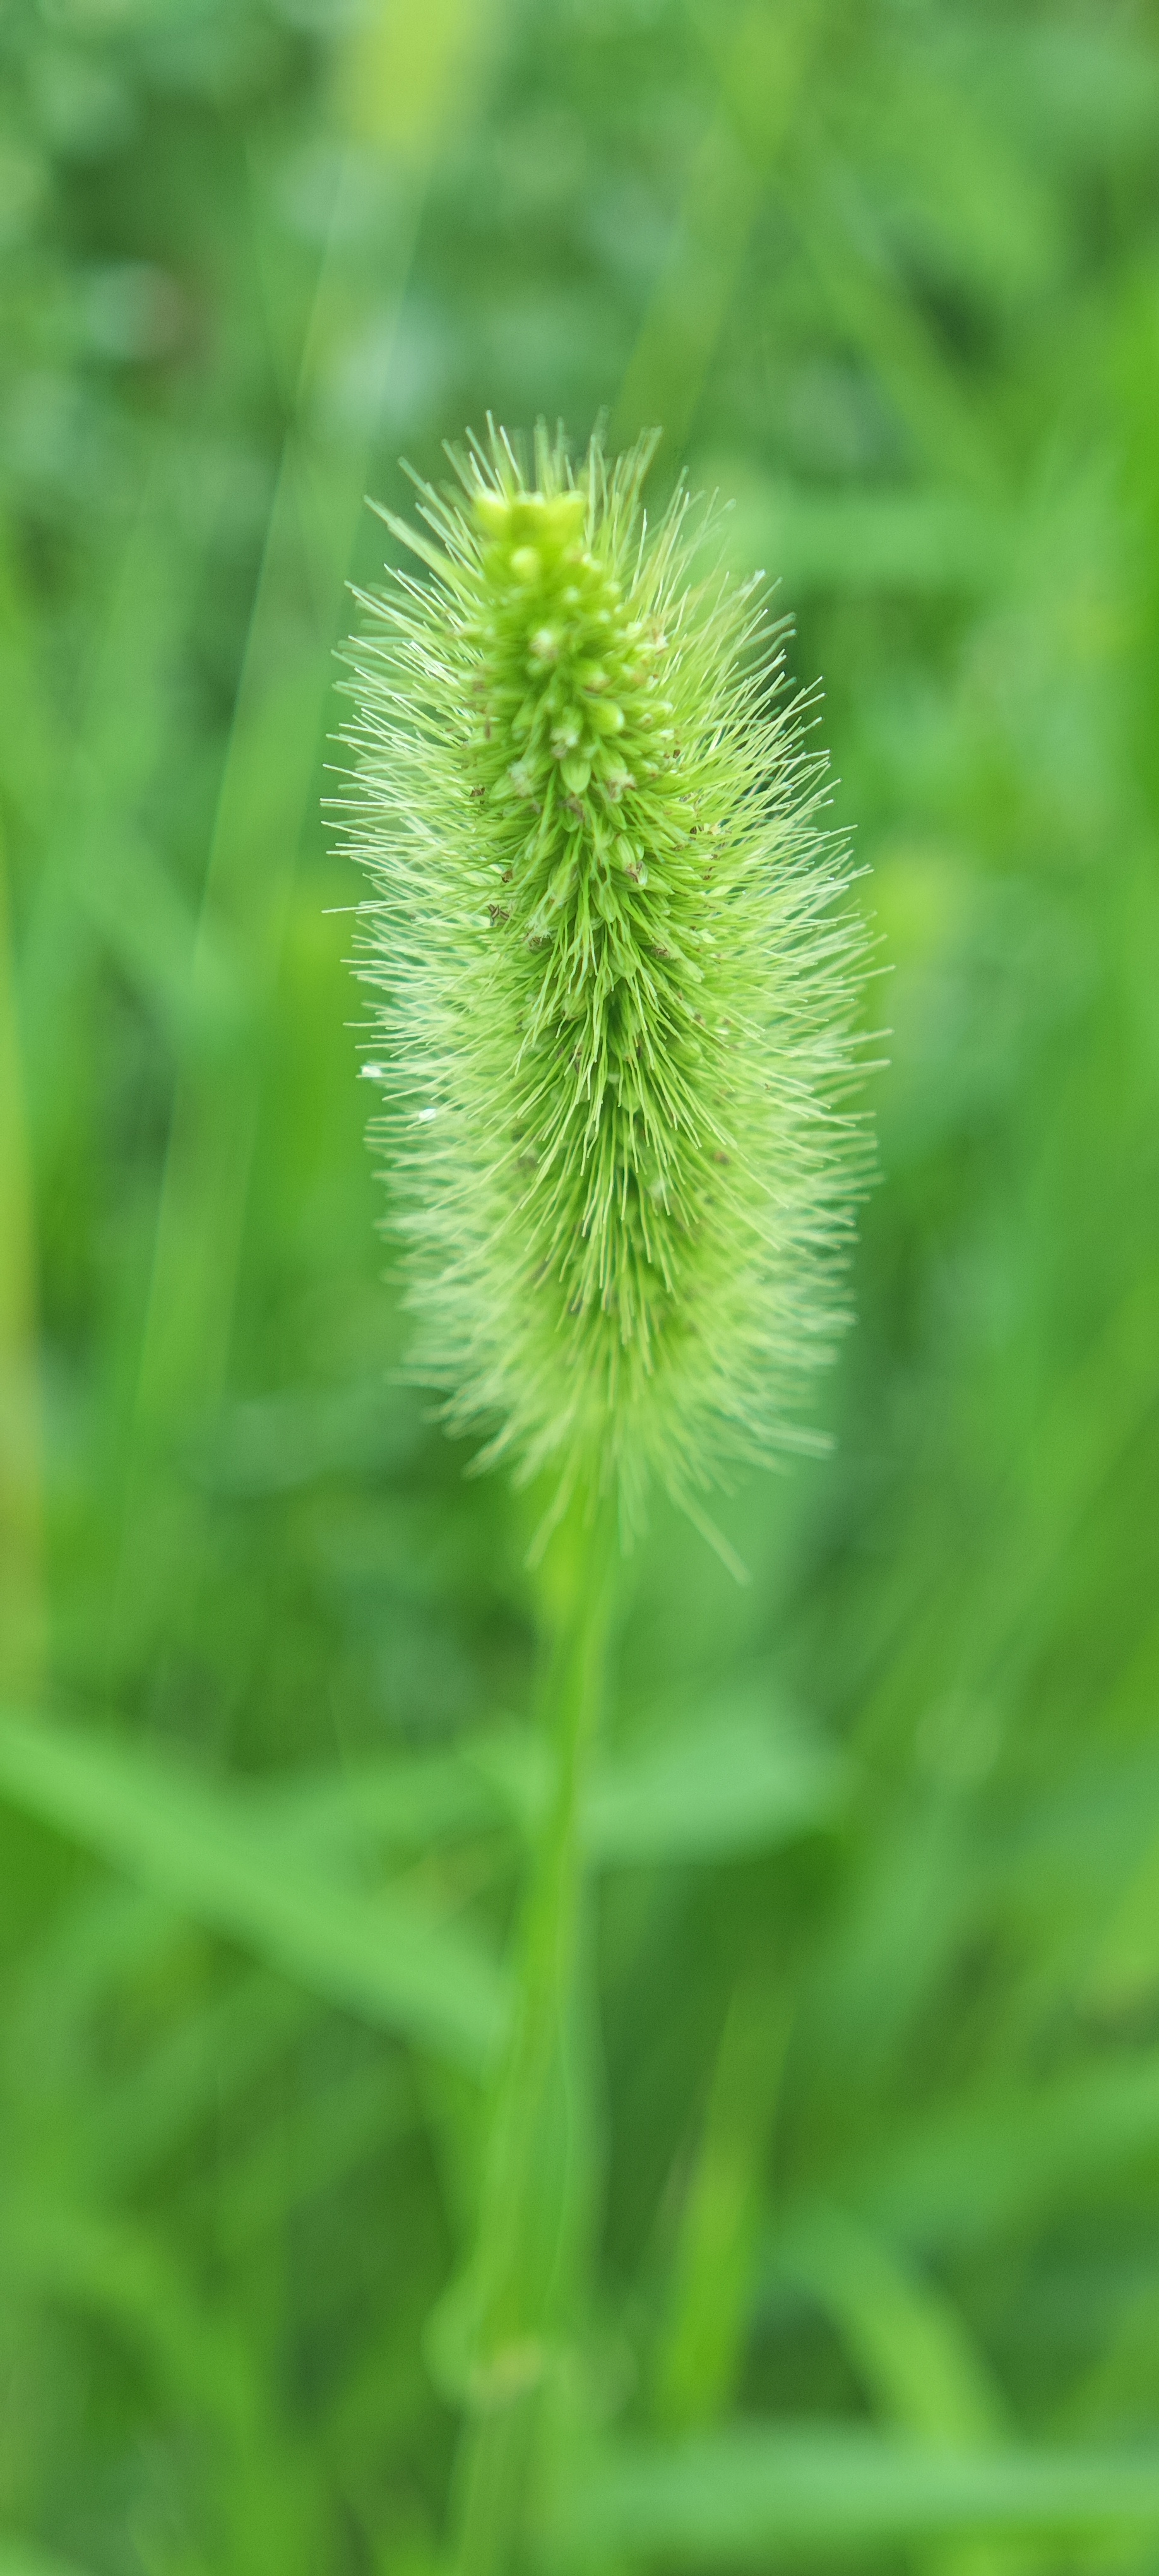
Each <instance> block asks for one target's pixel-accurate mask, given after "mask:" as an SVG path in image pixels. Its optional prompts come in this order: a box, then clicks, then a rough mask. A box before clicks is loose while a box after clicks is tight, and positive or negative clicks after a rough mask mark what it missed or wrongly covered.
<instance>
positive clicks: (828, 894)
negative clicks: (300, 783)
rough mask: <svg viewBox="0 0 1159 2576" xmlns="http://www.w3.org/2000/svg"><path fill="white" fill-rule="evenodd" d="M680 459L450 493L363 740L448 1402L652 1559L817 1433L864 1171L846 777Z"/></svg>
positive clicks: (380, 669) (370, 832) (391, 615)
mask: <svg viewBox="0 0 1159 2576" xmlns="http://www.w3.org/2000/svg"><path fill="white" fill-rule="evenodd" d="M650 452H651V450H650V444H648V443H645V444H643V445H641V446H640V447H638V448H637V449H635V450H634V451H633V452H632V453H631V454H630V455H628V456H625V457H622V458H621V459H620V460H619V461H618V463H616V464H615V465H614V466H609V465H608V464H607V463H606V461H605V459H604V456H603V454H602V451H601V449H600V448H599V446H598V444H595V445H593V447H592V448H591V449H590V450H589V453H588V455H587V457H586V459H585V461H584V463H583V465H582V467H581V468H580V469H579V470H578V472H576V473H574V474H573V471H572V469H571V467H570V466H569V463H568V460H567V455H566V450H565V449H564V447H563V444H562V441H559V442H556V443H555V444H550V443H549V442H548V440H547V438H546V437H545V436H544V435H543V434H542V433H540V434H539V436H538V437H537V440H536V447H535V473H534V483H533V485H531V484H529V481H528V479H527V478H526V477H525V475H524V473H523V472H522V471H521V469H520V465H519V462H518V461H517V457H516V454H515V452H514V450H513V449H512V447H511V446H510V444H509V443H508V441H507V439H506V437H505V436H503V435H502V434H498V433H493V434H492V437H491V441H490V444H489V446H487V447H486V448H482V447H478V446H476V445H474V444H472V447H471V449H470V451H469V453H468V454H467V455H466V456H465V457H463V458H461V459H459V460H458V461H457V470H458V472H459V475H460V481H461V484H462V487H463V488H462V490H461V492H455V491H451V492H449V493H444V494H439V493H436V492H435V491H433V490H431V489H430V488H429V487H427V486H421V487H420V490H421V496H422V515H423V518H424V519H425V520H426V522H427V525H428V527H429V529H430V530H431V532H432V534H431V536H430V537H428V536H426V535H425V534H423V533H421V532H419V531H415V530H411V529H409V528H408V527H406V526H405V525H404V524H403V523H402V522H399V521H395V520H393V519H392V520H391V521H390V522H389V524H390V525H391V527H392V529H393V530H394V532H395V534H396V535H397V536H399V537H402V538H405V540H406V542H407V543H408V544H409V545H410V547H411V548H412V549H413V551H414V552H415V553H416V554H417V555H418V556H419V557H420V559H421V562H422V564H423V566H424V568H425V572H424V576H423V577H420V578H418V579H412V578H411V577H409V576H407V575H404V574H396V575H395V576H393V578H392V581H391V586H390V588H389V590H388V591H386V592H385V593H383V594H380V595H375V596H372V597H368V598H366V599H364V601H363V605H364V607H365V608H366V609H367V610H368V612H369V616H370V620H371V631H370V632H369V634H368V635H366V636H365V637H364V638H363V639H362V640H361V641H360V642H358V643H357V644H356V645H354V646H353V647H352V648H351V656H350V658H351V661H352V665H353V674H354V676H353V680H352V683H351V684H350V686H351V693H352V695H353V697H354V699H355V702H356V706H357V710H358V714H357V722H356V724H355V725H354V726H353V727H352V728H351V729H350V730H349V732H348V733H347V735H346V737H345V738H346V739H347V740H348V741H349V742H350V743H352V744H353V745H354V746H355V747H356V750H357V754H358V771H357V784H356V787H355V790H354V792H353V794H352V795H351V797H350V798H349V800H348V807H347V810H348V814H349V817H350V830H349V836H348V845H349V846H350V847H351V848H352V849H353V851H354V852H355V854H356V855H357V856H358V858H359V859H361V860H362V861H363V862H364V863H365V865H366V866H367V868H368V869H369V872H370V877H371V880H372V894H371V898H370V900H369V902H368V903H367V904H366V905H365V906H364V907H363V922H364V930H365V937H364V942H363V953H362V957H361V960H360V965H361V971H362V973H363V975H364V976H365V977H366V978H367V979H368V980H369V981H370V982H371V983H373V984H375V985H377V986H378V987H379V989H380V992H381V996H382V1004H381V1014H380V1018H379V1019H377V1020H376V1032H377V1034H378V1036H379V1040H380V1044H379V1046H378V1048H377V1049H376V1053H379V1054H381V1055H382V1056H383V1058H384V1061H383V1063H382V1065H381V1068H379V1067H378V1066H375V1067H374V1068H373V1070H374V1071H375V1072H376V1073H377V1072H379V1071H381V1076H382V1079H383V1082H384V1086H385V1112H384V1119H383V1123H382V1127H381V1129H380V1131H379V1132H380V1135H381V1139H382V1142H383V1144H384V1146H385V1149H386V1156H387V1167H388V1173H389V1180H390V1187H391V1192H392V1198H393V1203H394V1216H393V1220H392V1222H393V1226H394V1228H395V1230H396V1231H397V1232H398V1233H399V1234H401V1236H402V1237H403V1238H404V1240H405V1244H406V1247H407V1249H406V1254H405V1261H406V1266H407V1269H408V1272H409V1282H410V1302H411V1305H412V1307H413V1310H414V1312H415V1314H416V1315H417V1317H418V1333H417V1345H416V1349H415V1353H414V1365H415V1369H416V1372H417V1373H418V1374H420V1375H421V1376H422V1377H423V1378H424V1379H425V1380H426V1381H428V1382H433V1383H435V1384H437V1385H438V1386H440V1387H441V1388H443V1389H444V1390H445V1395H446V1406H445V1411H446V1418H447V1420H448V1422H449V1423H450V1424H451V1426H452V1427H454V1428H459V1429H463V1428H467V1427H480V1426H483V1427H485V1428H486V1429H487V1431H488V1434H489V1438H488V1442H487V1446H486V1448H485V1450H484V1452H483V1456H484V1458H485V1459H487V1460H490V1459H494V1458H498V1457H510V1458H511V1459H512V1460H513V1461H515V1462H517V1463H518V1465H519V1467H520V1469H521V1471H522V1473H523V1474H524V1475H525V1476H532V1475H535V1474H537V1473H538V1472H539V1471H541V1470H551V1471H553V1473H554V1477H555V1493H556V1499H557V1504H558V1505H562V1504H563V1503H564V1502H566V1500H567V1498H568V1496H569V1495H570V1493H571V1492H572V1491H573V1489H574V1488H575V1487H576V1485H577V1484H578V1483H579V1482H580V1481H581V1480H582V1481H584V1482H586V1483H587V1484H588V1486H589V1487H590V1488H601V1487H602V1488H604V1489H610V1488H615V1490H616V1491H617V1493H618V1496H619V1501H620V1509H621V1515H622V1518H623V1521H624V1524H625V1527H631V1526H632V1525H633V1524H635V1523H636V1522H637V1521H638V1520H639V1517H640V1513H641V1508H642V1504H643V1498H644V1494H645V1491H646V1488H647V1485H648V1482H649V1480H650V1478H652V1477H658V1478H659V1479H660V1480H661V1481H662V1482H663V1483H664V1484H665V1485H666V1486H667V1487H668V1489H669V1490H670V1491H671V1492H672V1493H673V1494H674V1495H675V1496H676V1498H677V1499H678V1500H679V1501H680V1502H681V1503H682V1504H683V1505H684V1506H685V1508H687V1509H690V1510H692V1512H693V1514H694V1517H697V1518H699V1517H700V1513H699V1507H698V1504H697V1501H696V1497H697V1495H698V1494H699V1493H700V1492H702V1491H703V1489H704V1488H705V1487H706V1486H707V1485H709V1484H710V1483H712V1482H713V1481H719V1480H720V1479H721V1477H722V1475H724V1474H726V1472H727V1467H728V1462H729V1461H730V1460H735V1459H738V1458H753V1457H759V1456H762V1455H766V1454H767V1453H768V1451H769V1450H770V1448H772V1447H775V1446H777V1445H779V1444H783V1443H784V1442H785V1441H786V1439H788V1438H791V1437H793V1434H792V1432H791V1431H790V1428H789V1425H790V1420H791V1409H792V1404H793V1399H794V1394H795V1391H796V1388H797V1385H798V1383H799V1381H800V1378H801V1373H802V1370H803V1369H808V1368H810V1367H812V1366H813V1365H814V1364H816V1363H817V1362H818V1361H819V1360H821V1359H822V1358H824V1357H825V1356H826V1355H827V1354H828V1352H829V1351H830V1349H831V1347H832V1340H833V1333H834V1328H835V1326H836V1325H837V1324H838V1323H839V1321H840V1320H841V1306H840V1297H839V1277H840V1271H841V1267H842V1258H843V1252H844V1248H845V1245H846V1240H847V1237H848V1234H849V1231H850V1227H851V1222H852V1209H853V1203H854V1200H855V1198H856V1195H857V1191H858V1186H859V1180H860V1177H861V1174H862V1172H863V1165H864V1154H863V1145H862V1134H861V1127H860V1123H859V1122H858V1121H857V1120H855V1119H852V1118H851V1117H850V1116H849V1114H848V1111H847V1108H846V1106H845V1101H846V1095H847V1094H848V1091H849V1089H850V1084H851V1075H852V1068H853V1064H854V1049H855V1041H854V1038H853V1035H852V1013H853V1005H854V999H855V995H856V991H857V985H858V968H859V964H860V960H861V957H862V953H863V948H864V938H863V933H862V931H861V929H860V927H859V925H858V923H857V921H856V920H855V919H854V918H853V917H852V916H851V915H850V914H849V913H848V912H847V911H845V910H843V909H842V908H841V907H840V905H837V904H836V902H835V899H836V898H837V897H838V896H839V895H840V893H841V891H842V888H843V886H844V883H845V873H844V870H843V865H842V860H841V855H840V852H839V851H836V850H835V849H834V847H833V844H832V841H831V839H830V838H829V837H828V836H826V835H824V834H823V833H822V832H821V831H820V830H819V828H818V825H817V820H816V808H817V804H818V800H819V795H820V786H821V774H822V771H823V767H824V762H823V758H822V757H821V756H819V755H817V754H816V753H815V752H813V751H811V750H808V749H807V748H806V747H805V744H804V742H803V739H802V727H801V713H800V709H799V708H794V707H793V705H792V704H787V703H786V701H785V698H784V695H783V679H782V654H781V651H780V650H779V648H778V636H777V633H776V630H771V629H770V628H769V627H768V625H767V622H766V620H765V618H764V616H763V614H762V612H761V610H760V608H759V606H758V604H757V602H756V598H755V592H756V586H757V585H756V583H748V584H744V585H737V584H732V583H730V582H728V581H727V580H726V579H725V578H724V577H723V576H722V575H721V574H719V573H716V574H711V573H710V575H709V577H708V578H706V579H705V578H695V577H694V575H695V572H696V561H697V559H698V558H699V559H701V560H702V559H703V552H704V522H703V519H702V517H701V516H700V515H698V514H690V510H689V504H688V502H687V500H686V498H685V497H684V496H683V495H682V494H678V495H677V497H676V499H675V500H674V502H673V503H672V504H671V505H670V507H669V508H668V510H667V511H666V513H665V514H664V515H663V516H662V517H661V519H660V522H659V524H658V526H657V527H656V529H655V531H650V530H649V529H648V527H647V524H646V520H645V517H644V513H643V510H642V506H641V500H640V486H641V482H642V479H643V474H644V471H645V469H646V466H647V462H648V457H649V454H650ZM797 1437H798V1438H799V1437H800V1435H799V1434H798V1435H797Z"/></svg>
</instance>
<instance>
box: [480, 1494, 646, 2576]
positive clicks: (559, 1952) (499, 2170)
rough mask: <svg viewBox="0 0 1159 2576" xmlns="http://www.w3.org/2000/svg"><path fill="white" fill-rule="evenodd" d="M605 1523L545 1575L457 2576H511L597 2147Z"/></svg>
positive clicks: (611, 1578)
mask: <svg viewBox="0 0 1159 2576" xmlns="http://www.w3.org/2000/svg"><path fill="white" fill-rule="evenodd" d="M616 1557H617V1533H616V1526H615V1514H614V1508H613V1507H612V1506H610V1505H602V1506H601V1507H600V1508H599V1509H598V1510H597V1511H596V1513H595V1514H594V1515H592V1514H591V1513H590V1512H589V1513H587V1514H584V1513H583V1512H581V1511H580V1510H579V1509H578V1508H577V1509H576V1510H575V1511H574V1512H573V1514H572V1515H571V1517H570V1519H569V1520H568V1521H565V1523H564V1525H563V1527H562V1528H561V1530H560V1532H559V1534H558V1538H557V1540H556V1541H555V1543H554V1545H553V1549H552V1552H551V1556H550V1558H549V1561H548V1566H547V1568H546V1569H545V1572H546V1577H547V1581H548V1585H549V1587H550V1593H551V1596H552V1597H551V1599H550V1607H549V1622H550V1629H549V1633H550V1634H551V1639H552V1644H551V1651H550V1654H549V1657H548V1662H547V1672H546V1692H545V1699H546V1706H545V1709H544V1720H545V1723H546V1725H547V1726H548V1727H549V1728H550V1731H551V1735H552V1739H553V1743H554V1748H555V1765H554V1777H553V1787H552V1796H551V1800H550V1802H549V1804H548V1806H547V1808H546V1809H545V1812H544V1816H543V1820H542V1824H541V1826H540V1829H539V1838H538V1845H537V1848H536V1850H535V1852H534V1855H533V1859H532V1864H531V1870H530V1877H529V1884H528V1888H527V1894H526V1900H525V1904H524V1909H523V1916H522V1921H521V1925H520V1930H519V1934H518V1947H519V1963H518V1976H517V2002H516V2016H515V2025H514V2030H513V2033H512V2039H511V2044H510V2048H509V2052H508V2056H507V2061H506V2064H505V2066H504V2068H503V2071H502V2074H501V2077H500V2080H499V2086H498V2091H497V2096H496V2101H495V2107H494V2117H493V2126H492V2131H491V2140H490V2152H489V2159H488V2166H487V2174H486V2180H485V2185H484V2196H483V2206H482V2213H481V2220H480V2229H479V2238H478V2245H477V2250H476V2257H475V2266H474V2298H473V2301H472V2307H473V2315H474V2338H473V2340H474V2350H475V2370H474V2374H473V2377H474V2388H473V2394H474V2399H475V2413H474V2418H473V2421H472V2422H471V2423H470V2425H469V2426H468V2428H467V2432H466V2434H465V2437H464V2444H463V2454H462V2459H461V2462H460V2475H459V2528H458V2551H457V2556H456V2561H455V2564H456V2570H457V2576H508V2571H509V2570H511V2569H512V2568H514V2567H517V2566H518V2565H519V2563H520V2546H521V2533H522V2531H523V2529H524V2528H525V2525H526V2520H527V2517H528V2514H529V2511H530V2509H531V2508H532V2504H533V2499H534V2496H535V2491H536V2484H537V2457H538V2453H539V2450H540V2447H541V2446H540V2438H539V2437H540V2431H541V2426H542V2420H543V2412H544V2403H545V2399H546V2397H547V2395H548V2391H549V2386H550V2383H551V2381H552V2379H553V2377H554V2376H556V2375H557V2372H558V2364H559V2361H560V2358H561V2356H562V2353H563V2350H564V2346H565V2338H566V2335H567V2333H568V2330H569V2327H570V2326H571V2325H572V2324H573V2322H574V2306H575V2284H576V2274H577V2264H576V2255H577V2251H578V2249H579V2243H580V2239H581V2236H582V2230H583V2221H584V2213H585V2209H586V2206H587V2201H588V2189H587V2186H588V2182H589V2167H590V2151H589V2139H590V2131H589V2127H588V2123H587V2121H586V2119H585V2114H584V2092H585V2087H584V2085H583V2082H582V2076H581V2075H580V2074H579V2070H578V2067H577V2055H578V2050H577V2036H576V2034H577V2022H578V2021H579V2019H580V1996H579V1982H580V1975H581V1958H582V1922H583V1902H584V1855H583V1841H582V1805H583V1791H584V1783H585V1779H586V1776H587V1768H588V1761H589V1756H590V1752H591V1748H592V1745H593V1743H594V1741H595V1737H596V1734H597V1731H598V1728H599V1723H600V1715H601V1710H602V1705H603V1699H604V1688H605V1676H606V1670H607V1656H608V1643H609V1637H610V1631H611V1619H612V1607H613V1597H614V1582H615V1566H616Z"/></svg>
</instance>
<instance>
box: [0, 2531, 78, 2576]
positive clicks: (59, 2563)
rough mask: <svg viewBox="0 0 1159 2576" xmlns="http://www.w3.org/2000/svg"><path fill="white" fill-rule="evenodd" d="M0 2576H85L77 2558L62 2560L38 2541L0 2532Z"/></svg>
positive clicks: (52, 2550)
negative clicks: (43, 2547)
mask: <svg viewBox="0 0 1159 2576" xmlns="http://www.w3.org/2000/svg"><path fill="white" fill-rule="evenodd" d="M0 2576H84V2571H83V2570H82V2569H81V2568H80V2567H79V2566H78V2565H77V2562H76V2560H75V2558H60V2557H58V2555H57V2553H56V2551H55V2550H54V2549H42V2548H41V2546H40V2542H39V2541H38V2540H20V2539H18V2538H17V2537H16V2535H15V2534H14V2533H7V2534H6V2533H4V2532H0Z"/></svg>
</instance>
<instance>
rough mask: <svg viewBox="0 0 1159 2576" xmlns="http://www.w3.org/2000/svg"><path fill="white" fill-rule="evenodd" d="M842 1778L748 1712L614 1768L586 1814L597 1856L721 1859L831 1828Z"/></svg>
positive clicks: (819, 1755)
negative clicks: (801, 1834)
mask: <svg viewBox="0 0 1159 2576" xmlns="http://www.w3.org/2000/svg"><path fill="white" fill-rule="evenodd" d="M840 1790H841V1773H840V1770H839V1767H838V1765H837V1763H836V1762H835V1761H834V1760H833V1758H832V1756H831V1755H829V1754H826V1753H825V1752H823V1751H820V1750H818V1749H817V1748H816V1747H815V1746H812V1745H810V1744H809V1743H807V1742H806V1741H805V1740H804V1739H802V1738H796V1737H793V1736H791V1735H789V1734H786V1733H783V1732H780V1731H779V1730H778V1729H777V1728H776V1727H775V1725H772V1724H770V1721H769V1719H768V1717H767V1716H765V1715H763V1714H761V1713H760V1712H759V1711H757V1710H753V1711H751V1712H750V1711H749V1710H747V1709H745V1708H744V1707H743V1706H742V1707H740V1708H738V1709H736V1710H734V1711H730V1710H728V1709H727V1708H726V1709H721V1710H720V1711H719V1712H717V1711H715V1710H708V1711H706V1712H705V1715H704V1716H703V1717H701V1718H699V1719H698V1720H697V1722H696V1723H695V1725H688V1726H681V1727H680V1728H679V1729H677V1730H674V1731H673V1732H672V1733H671V1734H669V1735H667V1736H665V1737H663V1738H661V1739H658V1740H657V1741H656V1742H655V1743H654V1744H650V1745H648V1746H646V1747H644V1748H641V1749H640V1750H634V1751H631V1752H627V1753H624V1754H622V1755H621V1756H620V1757H619V1758H618V1760H616V1761H614V1762H611V1763H609V1764H608V1767H607V1769H606V1770H605V1771H604V1772H603V1774H602V1775H601V1776H600V1777H599V1778H597V1780H596V1781H595V1783H594V1785H593V1789H592V1796H591V1805H590V1808H589V1813H588V1836H589V1845H590V1850H591V1854H592V1857H593V1859H594V1860H595V1861H597V1862H600V1863H603V1864H604V1865H605V1866H611V1865H617V1864H618V1865H621V1866H622V1865H623V1864H625V1863H629V1862H633V1863H639V1862H649V1861H651V1862H656V1861H710V1860H723V1859H728V1858H730V1857H732V1856H733V1855H739V1854H740V1853H742V1852H752V1851H762V1850H767V1849H768V1848H770V1846H773V1845H775V1844H777V1843H782V1842H788V1841H790V1840H791V1839H792V1838H793V1836H794V1835H796V1834H800V1833H803V1832H808V1831H810V1830H811V1829H815V1828H816V1827H818V1826H822V1825H830V1824H832V1823H833V1821H834V1819H835V1816H836V1814H837V1811H838V1801H839V1796H840Z"/></svg>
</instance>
